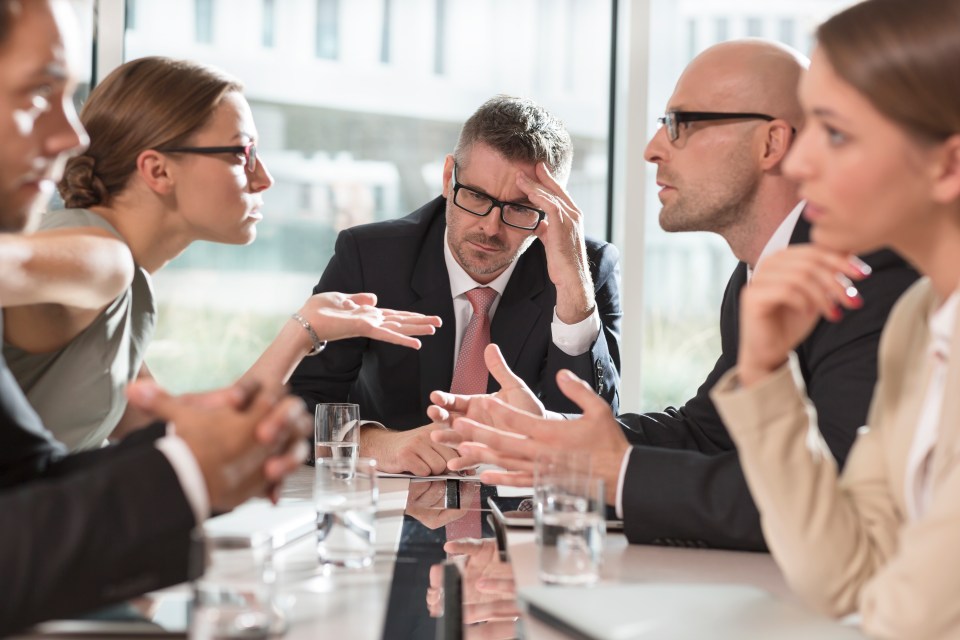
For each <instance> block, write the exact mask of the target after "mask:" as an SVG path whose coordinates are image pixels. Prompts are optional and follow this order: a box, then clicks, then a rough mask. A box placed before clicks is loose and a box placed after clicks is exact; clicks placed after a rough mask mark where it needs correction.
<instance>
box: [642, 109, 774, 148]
mask: <svg viewBox="0 0 960 640" xmlns="http://www.w3.org/2000/svg"><path fill="white" fill-rule="evenodd" d="M709 120H766V121H767V122H770V121H772V120H776V118H774V117H773V116H768V115H767V114H765V113H725V112H720V111H667V113H666V114H665V115H662V116H660V117H659V118H657V123H658V124H660V126H666V127H667V137H668V138H669V139H670V142H673V141H675V140H676V139H677V138H679V137H680V125H681V124H683V123H684V122H703V121H709Z"/></svg>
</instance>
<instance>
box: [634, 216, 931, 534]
mask: <svg viewBox="0 0 960 640" xmlns="http://www.w3.org/2000/svg"><path fill="white" fill-rule="evenodd" d="M809 237H810V225H809V223H808V222H806V220H804V219H803V218H801V219H800V220H799V222H798V223H797V226H796V228H795V229H794V233H793V236H792V237H791V239H790V242H791V244H796V243H803V242H808V241H809ZM865 260H866V261H867V262H868V263H869V264H870V266H871V267H873V274H872V275H871V276H870V277H868V278H866V279H865V280H863V281H862V282H860V283H858V284H857V287H858V289H859V290H860V293H861V294H862V296H863V299H864V301H865V302H866V304H865V305H864V306H863V308H861V309H859V310H856V311H847V312H846V313H845V315H844V317H843V319H842V320H841V321H840V322H837V323H832V322H827V321H825V320H824V321H821V322H820V323H819V324H818V325H817V326H816V327H815V328H814V330H813V332H812V333H811V334H810V336H809V337H807V339H806V340H804V341H803V343H801V344H800V346H798V347H797V349H796V352H797V356H798V357H799V360H800V366H801V368H802V370H803V377H804V380H805V382H806V385H807V393H808V394H809V395H810V399H811V400H812V401H813V404H814V406H815V407H816V409H817V415H818V420H819V426H820V430H821V431H822V432H823V436H824V439H825V440H826V442H827V445H828V446H829V447H830V450H831V451H832V452H833V455H834V457H835V458H836V459H837V463H838V464H840V465H842V464H843V462H844V460H845V459H846V457H847V453H848V452H849V450H850V447H851V445H852V444H853V441H854V438H855V437H856V431H857V429H858V428H859V427H861V426H862V425H864V424H865V423H866V418H867V409H868V407H869V405H870V398H871V396H872V394H873V387H874V384H876V380H877V348H878V345H879V342H880V333H881V331H882V329H883V325H884V323H885V322H886V319H887V315H888V314H889V313H890V309H891V308H892V307H893V304H894V302H895V301H896V300H897V298H899V297H900V294H901V293H903V292H904V291H905V290H906V289H907V288H908V287H909V286H910V285H911V284H912V283H913V282H914V280H916V278H917V273H916V272H915V271H914V270H913V269H912V268H910V267H909V266H908V265H907V264H906V263H905V262H904V261H903V260H902V259H901V258H900V257H899V256H897V255H896V254H894V253H892V252H890V251H879V252H876V253H873V254H871V255H869V256H866V257H865ZM746 281H747V268H746V264H744V263H742V262H741V263H740V264H739V265H737V268H736V269H735V270H734V272H733V276H732V277H731V278H730V282H729V283H728V284H727V289H726V292H725V293H724V296H723V303H722V305H721V308H720V340H721V345H722V351H723V352H722V353H721V354H720V358H719V359H718V360H717V363H716V365H715V366H714V368H713V371H711V372H710V375H709V376H707V379H706V381H705V382H704V383H703V384H702V385H701V386H700V388H699V389H698V391H697V395H696V397H694V398H693V399H691V400H690V401H688V402H687V403H686V404H685V405H683V406H682V407H680V408H679V409H676V408H673V407H670V408H668V409H667V410H666V411H664V412H663V413H647V414H643V415H637V414H624V415H621V416H619V419H620V422H621V423H622V424H623V426H624V429H625V431H626V433H627V437H628V438H629V439H630V441H631V442H632V443H633V444H634V445H636V446H634V449H633V451H632V452H631V454H630V461H629V463H628V466H627V475H626V477H625V479H624V488H623V511H624V513H623V515H624V521H625V522H624V524H625V530H626V534H627V538H628V539H629V540H630V541H631V542H638V543H656V544H667V545H675V546H709V547H721V548H727V549H745V550H756V551H762V550H765V549H766V543H765V542H764V540H763V534H762V532H761V530H760V517H759V514H758V513H757V508H756V506H755V505H754V503H753V499H752V498H751V496H750V491H749V489H748V488H747V484H746V481H745V479H744V477H743V472H742V471H741V468H740V462H739V460H738V458H737V452H736V450H735V449H734V445H733V441H732V440H731V439H730V434H729V433H727V430H726V428H725V427H724V425H723V423H722V422H721V420H720V416H719V415H717V411H716V409H715V407H714V405H713V402H712V401H711V400H710V397H709V395H708V394H709V391H710V389H712V388H713V386H714V384H716V382H717V380H718V379H719V378H720V376H722V375H723V374H724V373H725V372H726V371H727V370H728V369H730V368H731V367H733V366H734V365H735V364H736V362H737V350H738V346H739V337H740V336H739V329H740V328H739V319H738V317H739V304H740V290H741V289H742V288H743V286H744V285H745V284H746Z"/></svg>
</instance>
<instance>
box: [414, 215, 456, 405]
mask: <svg viewBox="0 0 960 640" xmlns="http://www.w3.org/2000/svg"><path fill="white" fill-rule="evenodd" d="M445 202H446V200H444V199H443V198H439V199H438V204H437V208H438V211H437V212H436V214H435V217H434V218H433V221H432V222H431V224H430V229H429V230H428V231H427V235H426V237H425V238H424V242H423V244H422V245H421V249H420V256H419V257H418V258H417V264H416V266H415V267H414V270H413V279H412V281H411V283H410V286H411V288H412V289H413V291H414V293H415V294H417V295H418V296H419V299H418V300H417V301H416V302H415V303H414V304H412V305H411V306H410V310H411V311H416V312H418V313H423V314H427V315H437V316H440V318H441V319H442V320H443V326H442V327H440V329H439V330H438V331H437V333H436V335H433V336H429V337H426V338H424V339H423V340H421V345H422V346H421V347H420V351H419V352H418V354H417V356H418V359H419V363H420V397H421V398H427V397H428V396H429V395H430V392H431V391H434V390H438V389H439V390H441V391H449V390H450V383H451V382H452V381H453V343H454V337H455V332H456V321H455V318H454V315H453V299H452V298H451V297H450V276H449V275H448V274H447V265H446V262H444V259H443V234H444V231H445V229H446V223H445V220H444V218H443V215H444V203H445Z"/></svg>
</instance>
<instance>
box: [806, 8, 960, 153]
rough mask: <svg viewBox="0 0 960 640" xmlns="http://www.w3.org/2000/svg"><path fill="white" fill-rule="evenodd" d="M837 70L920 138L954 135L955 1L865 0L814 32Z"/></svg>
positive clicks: (959, 81) (958, 91)
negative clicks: (907, 0)
mask: <svg viewBox="0 0 960 640" xmlns="http://www.w3.org/2000/svg"><path fill="white" fill-rule="evenodd" d="M817 40H818V42H819V45H820V48H821V49H822V51H823V52H824V53H825V54H826V56H827V58H828V59H829V61H830V64H831V66H832V67H833V68H834V70H835V71H836V73H837V74H838V75H839V76H840V77H841V78H843V79H844V80H845V81H846V82H848V83H849V84H850V85H852V86H853V87H854V88H855V89H857V90H858V91H859V92H860V93H862V94H863V95H864V96H866V98H867V99H868V100H869V101H870V102H871V103H872V104H873V106H874V107H876V109H877V110H879V111H880V112H881V113H883V114H884V115H885V116H887V117H888V118H890V119H892V120H894V121H895V122H897V123H899V124H900V125H902V126H904V127H905V128H906V129H908V130H909V131H911V132H913V133H914V134H916V135H919V136H921V137H923V138H927V139H933V140H942V139H945V138H947V137H949V136H951V135H953V134H955V133H960V73H958V71H957V63H958V61H960V2H958V1H957V0H912V1H911V2H905V1H904V0H867V1H866V2H861V3H860V4H857V5H854V6H853V7H850V8H849V9H847V10H845V11H843V12H841V13H838V14H837V15H835V16H833V17H832V18H830V19H829V20H827V21H826V22H824V23H823V24H822V25H821V26H820V28H819V29H818V30H817Z"/></svg>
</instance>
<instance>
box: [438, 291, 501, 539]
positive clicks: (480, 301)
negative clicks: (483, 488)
mask: <svg viewBox="0 0 960 640" xmlns="http://www.w3.org/2000/svg"><path fill="white" fill-rule="evenodd" d="M467 299H468V300H469V301H470V305H471V306H472V307H473V315H472V316H471V317H470V322H468V323H467V329H466V331H464V332H463V341H462V342H461V343H460V353H459V354H457V365H456V366H455V367H454V369H453V383H452V384H451V385H450V392H451V393H462V394H469V395H476V394H480V393H486V392H487V375H488V373H487V365H486V363H485V362H484V360H483V351H484V349H486V348H487V345H488V344H490V306H491V305H492V304H493V301H494V300H496V299H497V292H496V290H495V289H491V288H490V287H477V288H476V289H471V290H470V291H467ZM460 508H461V509H468V511H467V512H466V513H464V514H463V516H461V517H460V518H459V519H458V520H455V521H453V522H451V523H450V524H448V525H447V540H458V539H460V538H479V537H480V536H481V527H480V508H481V505H480V484H479V483H477V482H461V483H460Z"/></svg>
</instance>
